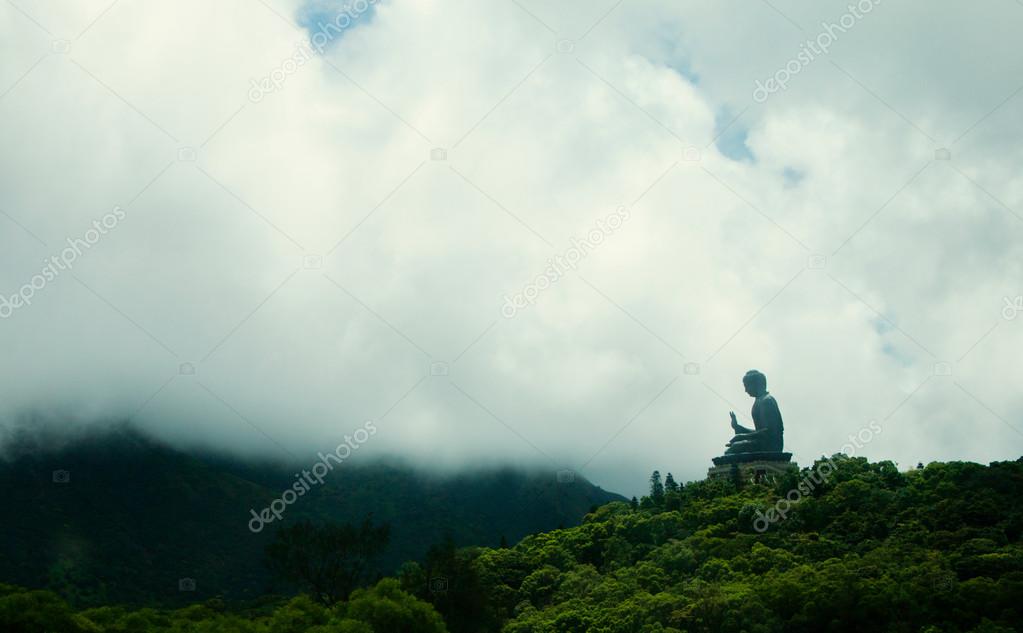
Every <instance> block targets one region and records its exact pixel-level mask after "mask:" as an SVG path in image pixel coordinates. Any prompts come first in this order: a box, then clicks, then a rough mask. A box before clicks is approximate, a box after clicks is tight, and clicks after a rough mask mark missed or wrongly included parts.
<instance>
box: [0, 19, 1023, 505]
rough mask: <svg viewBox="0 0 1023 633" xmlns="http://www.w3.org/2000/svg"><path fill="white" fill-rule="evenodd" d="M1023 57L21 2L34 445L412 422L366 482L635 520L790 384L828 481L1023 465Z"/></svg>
mask: <svg viewBox="0 0 1023 633" xmlns="http://www.w3.org/2000/svg"><path fill="white" fill-rule="evenodd" d="M342 11H345V12H346V13H339V12H342ZM1021 26H1023V6H1021V4H1020V3H1016V2H1011V1H1004V2H987V3H980V4H975V3H974V4H961V3H946V2H941V3H934V2H923V1H922V0H916V1H912V2H900V3H896V2H891V1H889V0H877V1H868V0H865V1H864V2H859V3H854V4H852V5H849V6H847V3H837V2H827V3H799V2H795V1H792V0H777V1H773V2H739V1H737V0H735V1H732V0H729V1H727V2H701V3H676V2H668V1H666V0H665V1H657V2H642V3H639V2H628V1H626V2H614V1H612V0H605V1H601V2H583V1H581V0H578V1H572V2H558V3H550V2H540V1H538V0H518V1H511V2H503V1H502V2H485V3H484V2H470V1H469V0H465V1H462V2H456V1H450V2H448V1H445V2H439V1H437V2H433V1H422V0H381V1H379V2H369V1H368V0H367V1H366V2H362V0H360V1H359V2H355V3H352V4H351V6H349V7H348V8H347V9H346V8H344V7H343V5H342V3H340V2H336V3H335V2H330V1H314V2H299V1H293V0H261V1H259V2H253V1H250V0H224V1H223V2H216V3H209V2H203V1H200V0H184V1H180V2H173V3H168V2H164V3H148V2H139V1H138V0H122V1H120V2H114V3H113V4H111V3H110V2H109V0H76V2H74V3H67V2H56V1H52V0H17V1H16V2H10V3H4V4H0V60H2V61H0V146H2V147H3V148H4V150H3V151H2V152H0V295H2V298H0V348H2V349H3V351H4V363H3V364H2V365H0V419H2V423H0V424H2V426H3V427H5V428H7V429H10V428H14V427H18V426H22V427H24V426H29V427H31V426H34V425H47V426H52V427H56V428H67V429H81V428H88V427H90V426H92V425H99V424H105V423H108V422H110V421H123V420H131V421H132V423H133V424H135V425H137V426H138V427H140V428H142V429H144V430H146V431H148V432H150V433H152V434H154V435H156V436H157V437H159V438H162V439H165V440H170V441H172V442H174V443H175V444H177V445H181V446H186V447H187V446H197V447H198V446H201V447H215V448H217V449H220V450H226V451H229V452H232V453H236V454H239V455H242V456H256V455H258V456H261V457H263V456H275V457H276V456H279V457H281V458H283V459H288V460H293V461H298V462H302V461H311V460H313V459H315V455H316V453H317V452H319V451H330V450H333V448H334V447H336V446H337V445H338V444H339V443H340V442H343V441H345V437H344V436H345V435H346V434H352V433H353V432H354V431H355V430H356V429H359V428H361V427H362V426H363V425H364V423H365V422H366V421H367V420H372V421H374V423H375V425H376V428H377V429H378V432H377V433H376V434H375V435H374V436H372V437H371V438H370V439H368V440H367V441H366V442H365V443H363V444H360V445H359V449H358V451H357V456H356V457H355V458H357V459H359V460H365V459H369V458H371V457H372V456H374V455H385V454H398V455H402V456H405V457H410V458H412V459H414V460H416V461H417V462H419V463H421V464H423V465H426V466H430V467H435V468H441V469H454V468H459V467H462V466H469V465H472V466H478V465H495V464H505V463H513V464H520V465H522V464H531V465H537V466H542V467H544V468H549V469H570V470H575V471H578V472H580V473H582V474H583V475H585V477H586V478H588V479H589V480H590V481H592V482H594V483H596V484H599V485H601V486H603V487H604V488H605V489H609V490H614V491H618V492H622V493H625V494H630V495H631V494H635V493H637V492H640V491H641V490H642V489H643V486H644V483H643V482H644V480H645V477H646V476H647V474H648V473H649V471H650V470H651V468H653V467H657V468H660V469H661V470H662V471H668V470H670V471H672V472H674V474H675V476H676V478H679V479H694V478H700V477H702V476H703V475H704V474H705V472H706V468H707V466H708V465H709V459H710V457H711V456H713V455H717V454H719V453H720V452H721V450H722V446H723V444H724V443H725V442H726V441H727V440H728V439H729V437H730V429H729V428H728V411H729V410H733V409H734V410H735V411H736V413H737V414H739V416H740V419H741V420H742V419H745V421H746V422H747V423H748V414H749V407H750V400H749V399H748V397H747V396H746V395H745V394H744V393H743V391H742V385H741V377H742V375H743V373H744V372H745V371H746V370H748V369H750V368H757V369H760V370H761V371H763V372H764V373H766V374H767V377H768V387H769V389H770V390H771V392H772V393H773V394H774V395H775V396H776V397H777V399H778V402H779V404H780V406H781V410H782V413H783V415H784V417H785V424H786V430H787V433H786V441H787V447H788V450H791V451H792V452H793V453H794V459H796V460H797V461H799V462H801V463H807V462H809V461H811V460H812V459H813V458H814V457H816V456H819V455H821V454H831V453H834V452H837V451H840V450H843V445H846V444H848V443H849V441H850V440H849V436H850V435H855V434H857V433H858V432H859V431H860V430H861V429H864V428H867V427H868V424H870V422H871V421H875V422H877V424H879V425H880V427H881V429H882V432H881V433H880V434H874V435H872V436H871V439H870V441H869V443H868V444H866V445H865V446H862V447H855V451H856V454H857V455H868V456H869V457H870V458H871V459H872V460H881V459H892V460H895V461H896V462H898V463H899V465H900V466H902V467H908V466H912V465H915V464H916V463H917V462H918V461H923V462H928V461H930V460H939V459H963V460H975V461H979V462H982V463H987V462H989V461H992V460H998V459H1015V458H1016V457H1018V456H1019V455H1020V454H1021V453H1023V419H1021V418H1023V396H1021V392H1020V390H1019V388H1018V382H1019V379H1018V377H1019V369H1018V364H1019V356H1020V354H1019V351H1020V349H1021V344H1023V281H1021V280H1023V239H1021V238H1023V174H1021V171H1020V169H1019V168H1020V165H1021V164H1023V143H1021V142H1020V141H1021V134H1023V48H1021V47H1020V46H1019V43H1018V33H1019V29H1020V28H1021ZM825 49H826V50H825ZM94 223H95V224H94ZM844 450H847V451H848V447H846V448H845V449H844Z"/></svg>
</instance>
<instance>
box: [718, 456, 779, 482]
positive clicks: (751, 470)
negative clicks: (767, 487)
mask: <svg viewBox="0 0 1023 633" xmlns="http://www.w3.org/2000/svg"><path fill="white" fill-rule="evenodd" d="M713 462H714V465H713V466H711V467H710V469H709V470H708V471H707V478H708V479H741V480H743V481H755V482H761V481H765V480H767V479H773V478H775V477H778V476H780V475H782V474H784V473H786V472H788V471H790V470H798V469H799V465H798V464H795V463H794V462H793V461H792V453H775V452H759V453H735V454H733V455H722V456H721V457H715V458H713Z"/></svg>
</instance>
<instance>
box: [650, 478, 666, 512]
mask: <svg viewBox="0 0 1023 633" xmlns="http://www.w3.org/2000/svg"><path fill="white" fill-rule="evenodd" d="M650 500H651V501H653V503H654V505H655V506H660V505H663V504H664V484H662V483H661V472H660V471H659V470H655V471H654V472H653V474H652V475H650Z"/></svg>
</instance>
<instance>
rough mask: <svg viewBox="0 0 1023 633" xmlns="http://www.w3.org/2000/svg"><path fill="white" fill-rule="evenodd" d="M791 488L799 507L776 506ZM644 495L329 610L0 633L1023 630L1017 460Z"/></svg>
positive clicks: (48, 622)
mask: <svg viewBox="0 0 1023 633" xmlns="http://www.w3.org/2000/svg"><path fill="white" fill-rule="evenodd" d="M825 464H827V465H828V471H829V472H828V473H827V475H826V476H821V475H822V473H824V469H823V466H824V465H825ZM807 482H811V485H807ZM794 490H798V491H800V494H799V495H796V496H800V497H801V498H800V500H799V501H798V503H793V504H791V507H784V506H783V505H782V504H780V503H779V500H780V499H784V498H786V497H793V494H792V491H794ZM651 492H652V494H651V495H650V496H648V497H644V498H643V499H641V500H636V501H635V502H634V503H627V502H612V503H609V504H606V505H604V506H602V507H599V508H597V509H595V510H594V511H593V512H591V513H590V514H588V515H587V516H586V519H585V521H584V522H583V524H582V525H580V526H577V527H570V528H567V529H558V530H554V531H551V532H545V533H538V534H535V535H532V536H529V537H526V538H525V539H523V540H522V541H521V542H519V543H518V544H517V545H515V546H513V547H499V548H495V549H491V548H478V547H474V548H462V549H459V548H457V547H456V546H455V544H454V542H452V541H450V540H448V541H445V542H442V543H441V544H439V545H435V546H434V547H432V548H431V549H430V550H429V552H428V554H427V555H426V557H425V558H424V559H423V560H422V561H421V562H416V563H411V562H410V563H406V564H405V565H404V566H403V567H402V568H401V571H400V573H399V575H398V578H397V579H395V578H388V579H385V580H383V581H381V582H380V583H378V584H377V585H376V586H375V587H373V588H370V589H359V590H356V591H355V592H354V593H353V594H352V595H351V596H350V598H349V599H348V600H347V601H343V602H339V603H338V604H336V605H335V606H333V607H324V606H322V605H320V604H318V603H317V602H315V601H313V600H312V599H310V598H307V597H299V598H295V599H293V600H291V601H290V602H287V603H281V602H280V601H273V600H270V599H268V601H267V602H266V603H265V604H263V605H262V606H260V605H258V604H256V605H252V606H249V607H248V608H247V609H245V610H242V611H233V612H227V611H226V610H225V609H224V606H223V603H220V602H218V601H208V602H206V603H205V604H202V605H195V606H192V607H188V608H185V609H179V610H177V611H170V612H166V611H154V610H152V609H141V610H137V611H131V610H126V609H122V608H118V607H102V608H96V609H91V610H85V611H78V612H75V611H73V610H72V609H71V608H69V607H68V606H67V605H66V604H65V603H64V602H62V601H61V600H60V599H59V598H57V597H56V596H55V595H54V594H51V593H48V592H30V591H25V590H15V589H13V588H10V587H8V588H0V630H5V631H7V630H10V631H19V632H20V631H24V632H26V633H28V632H33V633H34V632H37V631H39V632H41V631H50V630H54V631H56V630H59V631H72V632H77V631H92V632H95V633H107V632H109V633H113V632H118V633H120V632H124V633H127V632H129V631H160V632H168V633H169V632H172V631H173V632H178V631H229V632H230V631H236V632H238V633H247V632H252V633H286V632H287V633H291V632H294V633H298V632H299V631H308V632H309V633H329V632H335V631H349V632H359V633H371V632H377V633H380V632H391V631H395V632H397V631H403V632H411V633H414V632H417V631H443V630H450V631H452V632H453V633H463V632H466V633H468V632H473V633H486V632H488V631H489V632H494V633H497V632H499V631H500V632H503V633H554V632H564V633H575V632H583V631H593V632H600V633H670V632H680V631H691V632H701V633H703V632H706V633H711V632H715V633H716V632H724V633H728V632H736V633H738V632H747V633H773V632H775V631H779V632H780V631H786V632H789V631H791V632H796V633H803V632H806V633H816V632H842V631H861V632H871V631H879V632H881V631H883V632H890V633H959V632H963V633H965V632H969V633H1005V632H1008V631H1015V630H1019V628H1018V627H1020V623H1021V622H1023V617H1021V616H1023V543H1021V541H1020V538H1021V535H1023V459H1021V460H1019V461H1016V462H1001V463H994V464H991V465H990V466H981V465H978V464H972V463H960V462H953V463H944V464H941V463H934V464H930V465H929V466H927V467H926V468H923V467H919V468H917V469H914V470H910V471H908V472H899V471H898V469H896V467H895V466H894V465H893V464H892V463H890V462H881V463H869V462H868V461H867V460H865V459H863V458H848V457H844V456H835V457H834V458H832V460H827V461H820V462H818V463H817V464H815V465H814V466H813V467H811V468H808V469H804V470H803V471H802V472H793V473H791V474H790V475H787V476H785V477H783V478H781V479H780V480H773V481H770V482H768V483H760V484H756V483H750V482H742V481H729V480H714V481H700V482H695V483H690V484H685V485H680V484H678V483H676V482H675V480H674V479H673V478H671V477H665V479H664V481H663V483H662V481H661V479H660V475H659V474H657V475H656V476H653V477H651ZM772 508H774V509H775V510H781V512H780V513H778V512H775V513H774V519H772V521H771V522H770V523H769V524H764V523H762V522H758V520H759V519H760V518H762V517H764V516H770V515H771V513H770V510H771V509H772ZM781 514H784V516H783V517H782V516H781ZM441 617H443V618H444V620H443V621H442V620H441V619H440V618H441Z"/></svg>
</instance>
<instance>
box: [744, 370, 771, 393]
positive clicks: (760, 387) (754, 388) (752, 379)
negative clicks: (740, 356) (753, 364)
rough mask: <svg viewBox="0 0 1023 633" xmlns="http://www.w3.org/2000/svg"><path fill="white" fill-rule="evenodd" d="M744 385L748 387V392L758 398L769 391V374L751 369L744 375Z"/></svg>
mask: <svg viewBox="0 0 1023 633" xmlns="http://www.w3.org/2000/svg"><path fill="white" fill-rule="evenodd" d="M742 386H743V387H745V388H746V393H748V394H749V395H751V396H753V397H754V398H756V397H757V396H760V395H763V394H765V393H767V376H765V375H764V374H763V373H761V372H759V371H757V370H755V369H751V370H749V371H748V372H746V375H745V376H743V377H742Z"/></svg>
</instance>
